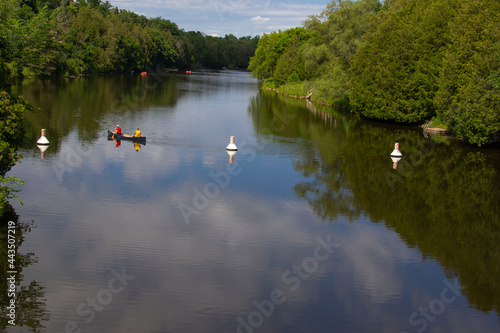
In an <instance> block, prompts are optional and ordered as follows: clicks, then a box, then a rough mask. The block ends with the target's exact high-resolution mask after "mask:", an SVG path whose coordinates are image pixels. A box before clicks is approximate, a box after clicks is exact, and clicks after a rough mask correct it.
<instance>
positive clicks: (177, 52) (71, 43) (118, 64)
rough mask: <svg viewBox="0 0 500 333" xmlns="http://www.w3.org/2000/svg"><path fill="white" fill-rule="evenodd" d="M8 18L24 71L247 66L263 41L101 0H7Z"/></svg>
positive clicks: (7, 31) (2, 31)
mask: <svg viewBox="0 0 500 333" xmlns="http://www.w3.org/2000/svg"><path fill="white" fill-rule="evenodd" d="M0 18H1V22H2V23H0V46H1V51H0V52H1V53H0V56H2V57H3V59H4V60H5V61H6V62H7V63H8V64H9V67H11V68H12V69H13V71H14V73H15V74H16V76H17V77H22V76H44V75H78V74H91V73H117V72H130V71H143V70H146V69H148V68H152V69H158V68H159V69H165V68H168V67H175V68H198V67H204V68H221V67H242V68H246V67H247V66H248V62H249V59H250V57H251V56H253V54H254V52H255V49H256V47H257V43H258V40H259V38H258V37H250V36H247V37H241V38H236V37H235V36H233V35H226V36H225V37H212V36H206V35H204V34H202V33H200V32H193V31H190V32H185V31H184V30H182V29H180V28H179V27H178V26H177V24H175V23H173V22H171V21H170V20H167V19H163V18H161V17H156V18H151V19H150V18H146V17H145V16H142V15H138V14H135V13H133V12H130V11H127V10H122V9H118V8H116V7H112V6H111V5H110V4H109V2H105V3H103V2H102V1H100V0H92V1H85V0H79V1H72V0H63V1H60V2H59V1H57V2H56V1H43V0H38V1H31V0H3V1H2V2H1V3H0Z"/></svg>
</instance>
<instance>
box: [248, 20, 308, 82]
mask: <svg viewBox="0 0 500 333" xmlns="http://www.w3.org/2000/svg"><path fill="white" fill-rule="evenodd" d="M294 37H295V38H296V40H297V41H298V42H299V43H303V42H304V41H306V40H308V39H309V38H310V37H311V34H310V33H309V32H308V31H307V30H306V29H305V28H293V29H289V30H285V31H283V32H282V31H281V30H280V31H279V32H272V33H270V34H264V35H263V36H262V38H261V39H260V40H259V45H258V47H257V50H256V51H255V55H254V56H253V57H252V58H251V59H250V64H249V66H248V68H249V69H250V70H251V71H252V75H253V76H254V77H256V78H258V79H261V80H266V79H269V78H271V77H272V76H273V73H274V71H275V69H276V64H277V62H278V59H279V58H280V57H281V55H282V54H283V53H284V52H285V51H286V49H287V48H288V47H289V46H290V44H291V43H292V40H293V39H294Z"/></svg>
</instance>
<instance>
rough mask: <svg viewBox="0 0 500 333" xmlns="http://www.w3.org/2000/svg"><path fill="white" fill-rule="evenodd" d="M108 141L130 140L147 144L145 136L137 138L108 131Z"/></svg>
mask: <svg viewBox="0 0 500 333" xmlns="http://www.w3.org/2000/svg"><path fill="white" fill-rule="evenodd" d="M108 139H115V140H130V141H134V142H140V143H144V144H145V143H146V137H145V136H140V137H136V136H133V135H130V134H124V133H121V134H115V133H113V132H111V131H110V130H108Z"/></svg>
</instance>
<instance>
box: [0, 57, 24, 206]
mask: <svg viewBox="0 0 500 333" xmlns="http://www.w3.org/2000/svg"><path fill="white" fill-rule="evenodd" d="M12 82H13V80H12V78H11V75H10V71H9V69H8V68H7V66H6V65H5V63H4V62H3V61H2V60H1V58H0V213H2V212H3V210H4V207H5V205H6V204H7V200H9V199H11V198H16V196H15V194H14V193H16V192H18V191H19V190H18V189H17V186H19V185H22V184H23V182H22V180H19V179H17V178H15V177H8V178H5V174H6V173H7V171H9V170H10V169H11V167H12V166H13V165H14V164H15V163H16V162H18V161H19V160H20V158H21V156H20V155H18V154H17V148H18V146H19V145H20V143H21V141H22V138H23V114H24V112H25V110H28V109H31V107H30V106H29V105H28V104H27V103H26V102H25V101H24V100H23V99H22V98H21V97H15V96H12V95H11V94H10V85H11V83H12Z"/></svg>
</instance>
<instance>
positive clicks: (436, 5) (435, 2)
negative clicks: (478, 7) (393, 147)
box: [351, 0, 459, 123]
mask: <svg viewBox="0 0 500 333" xmlns="http://www.w3.org/2000/svg"><path fill="white" fill-rule="evenodd" d="M458 3H459V2H458V1H457V0H449V1H441V0H400V1H397V2H395V3H394V4H393V5H392V6H389V7H387V10H384V11H381V12H380V15H377V22H376V24H374V25H372V29H371V30H370V31H369V33H367V34H366V35H365V37H366V40H365V42H364V43H363V44H362V46H361V47H360V49H359V51H358V52H357V53H356V55H355V58H354V60H353V62H352V66H351V89H352V91H351V103H352V106H353V108H354V109H355V110H357V111H359V112H360V113H361V114H363V115H364V116H366V117H368V118H377V119H383V120H390V121H397V122H405V123H415V122H419V121H423V120H425V119H427V118H430V117H432V116H433V115H434V114H435V112H436V107H435V104H434V96H435V93H436V91H437V79H438V76H439V70H440V65H441V60H442V56H443V52H444V47H443V46H445V45H447V42H448V40H447V38H448V22H449V21H450V20H452V19H453V16H454V15H455V11H456V8H457V4H458Z"/></svg>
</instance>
